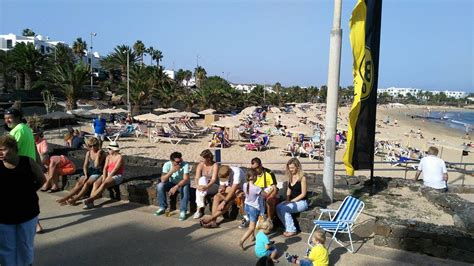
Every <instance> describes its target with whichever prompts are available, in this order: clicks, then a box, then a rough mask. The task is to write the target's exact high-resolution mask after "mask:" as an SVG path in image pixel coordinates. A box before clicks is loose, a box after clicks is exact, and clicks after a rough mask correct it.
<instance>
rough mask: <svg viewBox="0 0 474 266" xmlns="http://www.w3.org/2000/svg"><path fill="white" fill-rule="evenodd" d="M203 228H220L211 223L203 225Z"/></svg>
mask: <svg viewBox="0 0 474 266" xmlns="http://www.w3.org/2000/svg"><path fill="white" fill-rule="evenodd" d="M203 227H204V228H218V227H219V226H218V225H217V223H216V222H210V223H207V224H203Z"/></svg>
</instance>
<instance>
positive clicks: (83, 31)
mask: <svg viewBox="0 0 474 266" xmlns="http://www.w3.org/2000/svg"><path fill="white" fill-rule="evenodd" d="M355 3H356V0H343V10H342V26H343V43H342V64H341V86H344V87H345V86H348V85H351V84H352V70H351V66H352V54H351V50H350V44H349V29H348V23H349V18H350V15H351V12H352V9H353V7H354V5H355ZM473 3H474V1H472V0H385V1H384V4H383V11H382V12H383V14H382V37H381V50H380V69H379V75H380V77H379V87H381V88H386V87H390V86H397V87H416V88H422V89H429V90H435V89H443V90H444V89H448V90H465V91H473V92H474V86H473V77H474V68H473V62H474V55H473V54H474V46H473V41H472V39H473V36H474V27H473V25H474V23H473V22H474V21H473V15H474V14H473V13H474V4H473ZM332 16H333V1H332V0H331V1H330V0H312V1H301V0H286V1H284V0H274V1H261V0H260V1H259V0H254V1H250V0H241V1H231V0H220V1H218V0H215V1H200V0H194V1H192V0H187V1H184V0H173V1H171V0H170V1H151V0H150V1H144V0H136V1H124V0H114V1H111V0H96V1H90V0H81V1H77V0H68V1H66V0H62V1H53V0H42V1H23V0H0V34H7V33H16V34H21V31H22V29H24V28H27V27H29V28H31V29H33V30H34V31H35V32H36V33H38V34H42V35H46V36H50V38H51V39H54V40H62V41H65V42H66V43H69V44H72V42H73V41H74V40H75V39H76V38H77V37H82V38H83V39H85V40H86V41H87V42H88V43H89V39H90V37H89V36H90V35H89V33H90V32H97V37H95V38H94V50H96V51H99V52H100V53H101V54H102V55H105V54H107V53H110V52H111V51H112V50H113V48H114V47H115V46H116V45H119V44H128V45H133V43H134V42H135V41H136V40H138V39H139V40H142V41H143V42H144V43H145V45H147V46H150V45H151V46H153V47H154V48H158V49H159V50H161V51H162V52H163V54H164V59H163V64H164V65H165V67H166V68H168V69H172V68H173V67H174V69H176V70H177V69H179V68H183V69H191V70H192V69H194V67H195V66H196V57H197V55H199V64H200V65H201V66H203V67H204V68H205V69H206V70H207V72H208V75H219V76H222V77H224V78H226V79H227V78H228V80H229V81H231V82H238V83H267V84H273V83H275V82H281V83H282V84H283V85H285V86H288V85H300V86H310V85H314V86H318V87H319V86H321V85H323V84H326V83H327V65H328V60H329V59H328V51H329V32H330V30H331V25H332ZM146 62H149V60H147V61H146Z"/></svg>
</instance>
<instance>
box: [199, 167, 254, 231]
mask: <svg viewBox="0 0 474 266" xmlns="http://www.w3.org/2000/svg"><path fill="white" fill-rule="evenodd" d="M217 176H218V177H219V183H220V186H219V193H217V194H216V195H215V196H214V198H213V201H212V216H211V218H209V219H202V220H201V226H202V227H204V228H215V227H217V222H216V220H217V218H218V217H219V216H221V215H222V214H223V213H224V212H226V211H227V210H228V209H229V208H230V206H232V203H233V202H234V199H235V197H236V196H237V193H239V192H240V191H242V186H243V185H244V183H245V172H244V171H243V170H242V168H240V167H233V166H227V165H221V166H220V167H219V171H218V173H217Z"/></svg>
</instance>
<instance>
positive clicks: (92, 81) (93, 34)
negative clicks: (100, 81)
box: [89, 32, 97, 91]
mask: <svg viewBox="0 0 474 266" xmlns="http://www.w3.org/2000/svg"><path fill="white" fill-rule="evenodd" d="M90 35H91V50H90V60H91V61H90V64H89V67H90V71H91V91H92V87H93V86H94V76H93V75H92V56H93V55H92V48H93V47H92V37H95V36H97V33H95V32H91V33H90Z"/></svg>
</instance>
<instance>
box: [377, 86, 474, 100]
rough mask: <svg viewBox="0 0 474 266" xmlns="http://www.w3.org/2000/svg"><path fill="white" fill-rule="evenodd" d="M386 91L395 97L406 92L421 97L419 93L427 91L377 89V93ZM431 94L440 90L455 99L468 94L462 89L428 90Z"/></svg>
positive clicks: (393, 88)
mask: <svg viewBox="0 0 474 266" xmlns="http://www.w3.org/2000/svg"><path fill="white" fill-rule="evenodd" d="M385 92H386V93H388V95H390V96H392V97H394V98H397V97H398V96H399V95H402V97H406V96H407V95H408V93H410V94H411V95H413V96H415V97H416V98H417V99H421V93H423V92H427V91H426V90H421V89H414V88H395V87H390V88H386V89H378V90H377V94H379V95H380V94H382V93H385ZM429 92H431V93H432V94H433V95H437V94H440V93H441V92H442V93H444V94H446V96H447V97H448V98H455V99H462V98H465V97H467V96H468V95H469V94H468V93H467V92H464V91H448V90H445V91H429Z"/></svg>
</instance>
